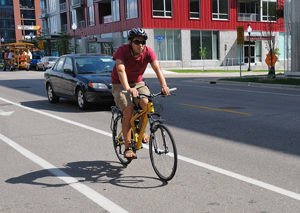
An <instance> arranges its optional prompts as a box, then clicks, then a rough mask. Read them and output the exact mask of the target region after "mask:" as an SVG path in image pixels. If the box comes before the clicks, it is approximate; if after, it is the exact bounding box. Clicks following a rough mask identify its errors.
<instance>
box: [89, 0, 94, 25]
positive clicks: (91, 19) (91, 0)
mask: <svg viewBox="0 0 300 213" xmlns="http://www.w3.org/2000/svg"><path fill="white" fill-rule="evenodd" d="M87 10H88V25H89V26H93V25H95V13H94V0H88V1H87Z"/></svg>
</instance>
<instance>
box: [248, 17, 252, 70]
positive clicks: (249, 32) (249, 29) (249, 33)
mask: <svg viewBox="0 0 300 213" xmlns="http://www.w3.org/2000/svg"><path fill="white" fill-rule="evenodd" d="M247 31H248V35H249V49H248V54H249V55H248V56H249V67H248V71H252V70H251V69H250V62H251V57H250V54H251V51H250V36H251V32H252V28H251V27H250V23H249V24H248V29H247Z"/></svg>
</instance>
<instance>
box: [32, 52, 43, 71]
mask: <svg viewBox="0 0 300 213" xmlns="http://www.w3.org/2000/svg"><path fill="white" fill-rule="evenodd" d="M41 58H42V56H40V55H38V54H36V53H32V59H30V61H29V64H30V67H29V69H36V68H35V67H36V64H37V62H38V60H41Z"/></svg>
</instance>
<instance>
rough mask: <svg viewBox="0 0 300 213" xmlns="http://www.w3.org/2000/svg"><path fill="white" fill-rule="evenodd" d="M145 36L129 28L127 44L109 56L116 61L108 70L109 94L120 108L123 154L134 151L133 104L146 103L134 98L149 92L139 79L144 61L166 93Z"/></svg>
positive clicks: (155, 59) (146, 102) (160, 73)
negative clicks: (132, 133) (109, 72)
mask: <svg viewBox="0 0 300 213" xmlns="http://www.w3.org/2000/svg"><path fill="white" fill-rule="evenodd" d="M147 38H148V36H147V33H146V32H145V31H144V30H143V29H142V28H138V27H137V28H133V29H132V30H130V32H129V34H128V44H126V45H122V46H120V47H119V48H118V49H117V51H116V52H115V54H114V56H113V59H114V60H115V61H116V63H115V65H114V68H113V72H112V74H111V82H112V85H113V86H112V94H113V96H114V99H115V103H116V105H117V107H119V108H120V109H121V110H122V112H123V122H122V132H123V137H124V142H125V152H124V155H125V157H126V158H134V157H135V153H134V152H133V150H132V149H131V147H130V139H131V124H130V121H131V119H132V117H133V113H134V104H135V105H136V106H139V107H141V108H142V109H143V108H144V107H146V106H147V104H148V99H147V98H142V99H138V98H137V96H138V94H139V93H144V94H150V91H149V89H148V87H147V86H146V85H145V83H144V82H143V81H142V79H143V74H144V72H145V70H146V68H147V65H148V63H150V64H151V67H152V69H153V70H154V72H155V73H156V76H157V78H158V80H159V82H160V85H161V87H162V89H161V92H162V93H163V94H164V95H169V94H170V91H169V87H168V86H167V83H166V79H165V77H164V74H163V72H162V70H161V67H160V65H159V63H158V60H157V56H156V54H155V52H154V51H153V50H152V49H151V48H150V47H147V46H146V40H147ZM122 90H127V91H129V92H130V94H131V96H132V98H131V97H130V95H129V94H123V93H122ZM133 102H134V103H133ZM142 119H143V118H142ZM148 141H149V136H148V135H147V134H145V135H144V136H143V142H148Z"/></svg>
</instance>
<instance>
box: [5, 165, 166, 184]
mask: <svg viewBox="0 0 300 213" xmlns="http://www.w3.org/2000/svg"><path fill="white" fill-rule="evenodd" d="M125 168H126V166H124V165H122V164H120V163H117V162H113V161H79V162H71V163H67V164H65V165H64V167H63V168H59V169H50V170H47V169H44V170H40V171H35V172H30V173H27V174H24V175H21V176H19V177H14V178H10V179H8V180H6V181H5V182H6V183H10V184H20V183H21V184H31V185H39V186H44V187H63V186H67V185H68V184H67V183H60V184H58V183H57V184H53V183H46V182H42V180H43V181H46V179H44V178H47V177H55V174H57V173H59V174H60V176H61V177H68V176H71V177H74V178H76V179H77V180H78V182H82V183H84V182H89V183H108V184H112V185H115V186H119V187H125V188H140V189H149V188H157V187H162V186H165V185H167V183H166V182H163V181H161V180H159V179H158V178H152V177H143V176H138V177H137V176H123V175H122V171H123V170H124V169H125ZM61 171H62V172H61ZM145 179H154V180H157V182H155V185H153V186H148V187H145V186H144V185H142V186H141V185H138V183H141V182H145Z"/></svg>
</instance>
